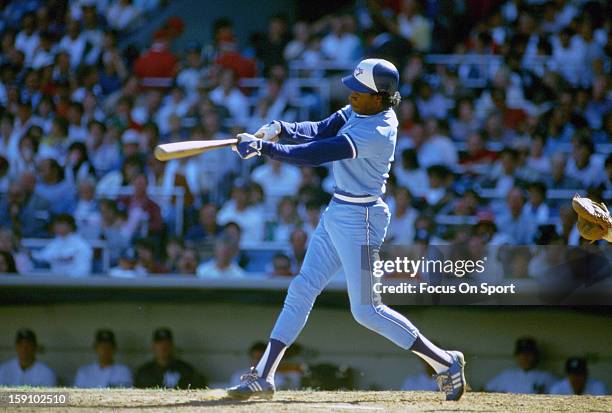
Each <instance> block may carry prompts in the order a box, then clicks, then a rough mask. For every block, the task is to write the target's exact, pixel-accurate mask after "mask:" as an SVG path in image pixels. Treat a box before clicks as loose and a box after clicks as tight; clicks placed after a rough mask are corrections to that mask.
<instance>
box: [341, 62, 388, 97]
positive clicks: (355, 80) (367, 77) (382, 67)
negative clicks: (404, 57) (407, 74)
mask: <svg viewBox="0 0 612 413" xmlns="http://www.w3.org/2000/svg"><path fill="white" fill-rule="evenodd" d="M342 83H344V85H345V86H346V87H348V88H349V89H351V90H354V91H355V92H361V93H378V92H387V93H390V94H393V93H395V92H397V89H398V87H399V72H398V71H397V68H396V67H395V66H394V65H393V63H391V62H389V61H387V60H384V59H365V60H362V61H361V62H359V64H358V65H357V67H356V68H355V70H354V71H353V74H352V75H350V76H346V77H343V78H342Z"/></svg>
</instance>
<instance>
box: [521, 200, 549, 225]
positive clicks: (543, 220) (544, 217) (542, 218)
mask: <svg viewBox="0 0 612 413" xmlns="http://www.w3.org/2000/svg"><path fill="white" fill-rule="evenodd" d="M523 208H525V209H526V210H527V212H528V213H530V214H531V215H532V216H533V217H534V219H535V222H536V224H537V225H544V224H548V223H549V222H548V219H549V217H550V208H549V207H548V205H546V204H545V203H542V204H540V205H539V206H538V207H537V208H534V207H533V206H532V205H531V202H527V203H526V204H525V206H524V207H523Z"/></svg>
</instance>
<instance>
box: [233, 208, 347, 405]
mask: <svg viewBox="0 0 612 413" xmlns="http://www.w3.org/2000/svg"><path fill="white" fill-rule="evenodd" d="M326 215H327V211H326V212H325V213H324V214H323V215H322V216H321V220H320V222H319V225H318V226H317V228H316V230H315V232H314V233H313V235H312V239H311V240H310V243H309V244H308V250H307V251H306V257H305V258H304V263H303V264H302V268H301V269H300V272H299V274H298V275H297V276H295V278H294V279H293V280H292V281H291V284H290V285H289V289H288V290H287V296H286V298H285V302H284V305H283V309H282V310H281V313H280V315H279V316H278V318H277V320H276V323H275V325H274V328H273V329H272V333H271V334H270V341H269V342H268V346H267V348H266V351H265V352H264V354H263V356H262V357H261V359H260V361H259V363H258V364H257V366H256V367H255V368H253V369H252V370H251V373H249V374H250V376H249V375H246V377H245V379H246V380H245V383H244V384H241V385H238V386H236V387H235V388H231V389H228V394H229V395H230V396H232V397H235V398H241V399H246V398H249V397H251V396H253V395H262V396H271V395H272V394H273V392H274V374H275V372H276V368H277V367H278V365H279V363H280V361H281V359H282V357H283V354H284V352H285V350H286V348H287V347H288V346H290V345H291V344H292V343H293V342H294V341H295V339H296V338H297V336H298V335H299V334H300V332H301V331H302V329H303V328H304V326H305V325H306V321H307V319H308V315H309V314H310V311H311V309H312V306H313V304H314V302H315V300H316V298H317V296H318V295H319V294H320V293H321V291H323V289H324V288H325V286H326V285H327V284H328V282H329V280H330V279H331V277H333V276H334V275H335V274H336V273H337V272H338V270H339V269H340V258H339V257H338V254H337V253H336V250H335V248H334V246H333V244H332V242H331V239H330V238H329V234H328V233H327V230H326V222H328V221H327V220H326V219H325V217H326ZM252 382H256V384H253V383H252ZM249 386H251V387H249Z"/></svg>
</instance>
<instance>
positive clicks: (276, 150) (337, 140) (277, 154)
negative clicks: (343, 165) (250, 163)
mask: <svg viewBox="0 0 612 413" xmlns="http://www.w3.org/2000/svg"><path fill="white" fill-rule="evenodd" d="M261 153H263V154H264V155H267V156H269V157H270V158H272V159H276V160H278V161H282V162H287V163H290V164H293V165H298V166H319V165H321V164H324V163H327V162H332V161H338V160H341V159H349V158H355V149H354V147H353V145H352V144H351V143H350V139H348V138H347V137H346V136H344V135H340V136H334V137H332V138H329V139H325V140H318V141H313V142H308V143H302V144H298V145H283V144H279V143H272V142H263V143H262V148H261Z"/></svg>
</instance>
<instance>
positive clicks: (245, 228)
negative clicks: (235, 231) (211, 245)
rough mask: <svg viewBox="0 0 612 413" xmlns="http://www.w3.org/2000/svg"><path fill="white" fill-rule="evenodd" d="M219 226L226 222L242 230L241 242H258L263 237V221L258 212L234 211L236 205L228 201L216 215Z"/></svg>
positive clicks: (254, 210)
mask: <svg viewBox="0 0 612 413" xmlns="http://www.w3.org/2000/svg"><path fill="white" fill-rule="evenodd" d="M217 222H218V223H219V225H225V224H227V223H228V222H235V223H236V224H238V226H240V229H241V230H242V236H241V239H242V240H248V241H249V242H259V241H262V240H263V237H264V220H263V217H262V216H261V215H260V214H259V212H258V210H256V209H254V208H246V209H245V210H243V211H238V210H237V209H236V203H235V202H234V201H233V200H229V201H227V202H226V203H225V205H224V206H223V208H221V210H220V211H219V214H218V215H217Z"/></svg>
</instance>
